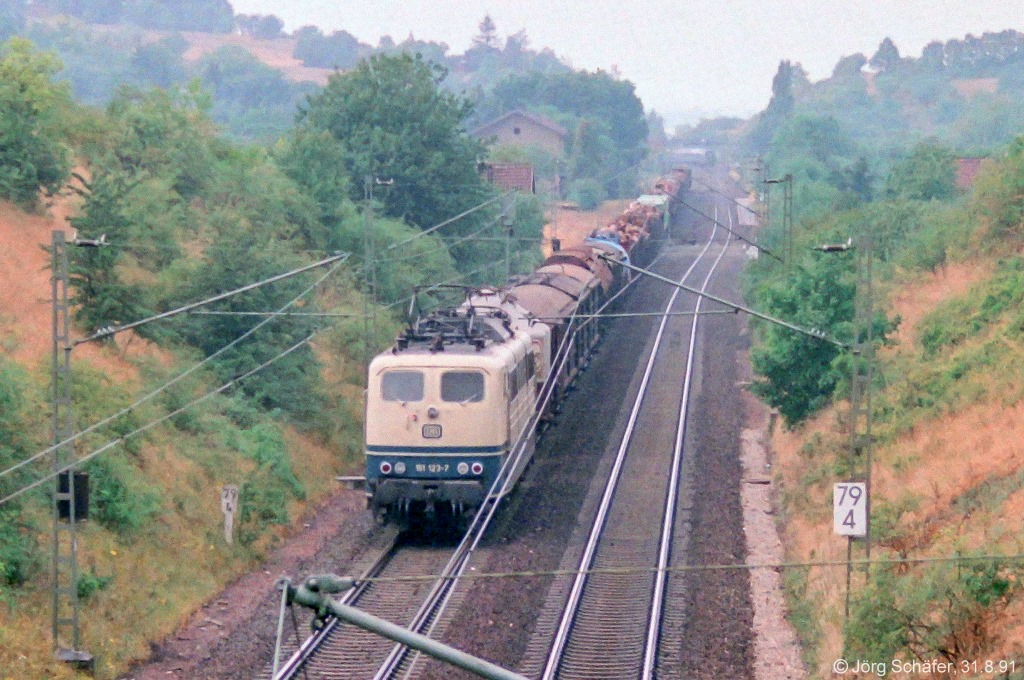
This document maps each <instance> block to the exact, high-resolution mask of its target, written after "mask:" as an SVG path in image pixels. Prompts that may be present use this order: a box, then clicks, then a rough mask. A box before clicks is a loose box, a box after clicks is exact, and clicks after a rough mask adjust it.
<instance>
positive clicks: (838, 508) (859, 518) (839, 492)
mask: <svg viewBox="0 0 1024 680" xmlns="http://www.w3.org/2000/svg"><path fill="white" fill-rule="evenodd" d="M832 527H833V529H834V531H835V533H836V534H838V535H840V536H866V535H867V533H868V492H867V487H866V486H865V485H864V484H863V483H861V482H842V483H840V484H836V485H835V487H834V488H833V492H832Z"/></svg>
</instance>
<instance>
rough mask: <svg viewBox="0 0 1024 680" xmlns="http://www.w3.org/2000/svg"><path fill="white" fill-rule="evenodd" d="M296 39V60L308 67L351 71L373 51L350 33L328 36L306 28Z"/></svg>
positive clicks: (339, 32) (341, 32)
mask: <svg viewBox="0 0 1024 680" xmlns="http://www.w3.org/2000/svg"><path fill="white" fill-rule="evenodd" d="M296 37H297V38H298V40H297V41H296V43H295V58H296V59H301V60H302V63H303V64H305V65H306V66H317V67H320V68H337V69H343V70H344V69H349V68H352V67H353V66H355V65H356V62H358V61H359V60H360V59H361V58H362V57H363V56H364V55H366V54H369V52H370V50H371V48H370V46H369V45H364V44H363V43H361V42H359V40H358V39H357V38H356V37H355V36H354V35H352V34H351V33H349V32H348V31H335V32H334V33H332V34H331V35H330V36H326V35H324V34H323V33H321V32H320V29H317V28H314V27H312V26H306V27H304V28H302V29H300V30H299V31H298V32H297V33H296Z"/></svg>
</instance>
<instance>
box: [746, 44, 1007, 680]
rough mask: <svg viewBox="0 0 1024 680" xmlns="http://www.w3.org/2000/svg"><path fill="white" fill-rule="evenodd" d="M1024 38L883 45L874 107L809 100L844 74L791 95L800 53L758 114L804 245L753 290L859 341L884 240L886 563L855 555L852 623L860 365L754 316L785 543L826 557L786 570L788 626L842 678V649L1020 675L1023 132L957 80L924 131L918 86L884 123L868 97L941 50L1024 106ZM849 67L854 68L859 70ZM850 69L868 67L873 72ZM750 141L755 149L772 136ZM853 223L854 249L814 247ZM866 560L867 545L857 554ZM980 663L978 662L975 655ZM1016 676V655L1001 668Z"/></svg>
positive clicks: (799, 558)
mask: <svg viewBox="0 0 1024 680" xmlns="http://www.w3.org/2000/svg"><path fill="white" fill-rule="evenodd" d="M1019 42H1020V36H1019V35H1018V34H1015V33H1013V32H1008V33H1006V34H994V35H987V36H985V37H984V38H983V39H971V38H969V39H967V40H965V41H962V42H961V41H951V43H948V44H947V45H945V46H940V47H941V49H938V48H936V47H934V46H933V47H930V48H929V49H928V50H926V54H925V55H924V56H923V57H922V58H921V59H920V60H905V59H902V58H898V56H896V55H894V52H893V46H891V45H887V44H883V46H882V48H880V50H879V54H878V55H876V57H875V58H874V59H872V66H873V67H874V68H875V69H876V71H877V72H878V74H877V76H876V79H877V83H876V86H877V87H878V88H879V90H878V93H877V94H867V95H866V98H865V99H864V100H863V103H864V106H865V107H867V109H865V110H861V111H860V112H859V113H857V114H852V113H850V112H849V111H842V110H841V108H842V107H836V108H835V109H829V108H828V107H827V106H825V107H824V108H819V109H817V110H812V109H813V107H814V106H815V105H816V103H817V105H821V104H822V102H823V101H824V100H823V99H821V97H823V96H824V94H825V93H827V92H833V93H834V92H835V91H836V90H835V88H836V87H837V85H838V83H839V81H840V80H842V78H838V77H837V75H834V76H833V77H832V78H831V79H829V80H828V81H825V82H823V83H818V84H814V85H810V84H804V85H800V86H799V87H794V88H793V89H792V90H788V89H787V87H786V86H785V82H786V78H787V77H788V76H787V72H790V75H792V73H791V72H792V69H793V67H792V65H784V67H783V68H782V69H780V74H782V76H781V77H777V78H776V83H775V85H776V87H775V95H776V96H775V98H774V99H773V104H772V106H770V107H769V110H768V111H766V112H765V113H763V114H762V115H761V117H760V119H759V121H758V122H757V124H756V125H755V126H754V127H752V128H751V130H752V131H753V132H754V133H757V134H760V133H763V132H764V131H765V129H766V126H768V128H770V132H771V134H770V137H769V139H770V141H769V142H768V144H767V146H765V147H761V149H762V151H764V152H765V156H764V157H763V158H762V161H763V163H762V164H759V166H758V167H759V168H761V169H763V168H764V167H765V166H767V167H769V168H771V170H770V173H771V174H770V175H769V176H770V177H784V176H785V175H787V174H789V175H792V177H793V182H794V185H795V187H794V196H795V201H794V203H795V206H794V207H795V210H794V213H795V229H794V235H793V236H792V244H790V243H789V242H788V238H789V237H788V236H787V234H786V233H785V231H784V230H783V229H782V225H781V220H779V219H778V218H779V213H780V210H779V208H778V206H779V203H778V202H777V201H778V193H779V192H778V191H777V190H776V191H775V192H774V195H773V196H772V200H773V215H774V216H773V220H772V224H769V225H768V226H767V227H766V228H765V229H764V230H763V231H762V232H761V234H759V239H760V240H762V241H763V242H764V243H765V244H766V245H767V246H769V248H772V249H773V250H774V251H775V252H778V253H787V252H790V251H792V252H793V257H792V258H791V260H790V261H789V262H787V263H786V264H780V263H778V262H776V261H773V260H772V259H771V258H767V257H764V256H762V257H761V258H759V259H758V260H757V261H756V262H755V263H753V264H752V266H751V267H750V270H749V272H748V281H747V286H748V288H747V294H748V297H749V299H750V300H751V301H752V303H753V304H754V305H755V306H757V307H759V308H761V309H764V310H766V311H769V312H771V313H773V314H775V315H777V316H779V317H781V318H785V319H787V320H790V321H795V322H797V323H800V324H802V325H804V326H807V327H813V328H819V329H823V330H825V331H827V332H829V333H830V334H831V335H832V336H833V337H837V338H839V339H840V340H843V341H845V342H850V341H852V340H853V335H852V334H853V312H854V304H853V300H854V296H855V295H856V294H857V290H856V285H855V283H856V277H855V267H856V258H857V249H858V248H862V247H863V246H864V243H865V242H864V241H863V240H862V239H863V237H866V236H870V238H871V241H872V244H873V246H874V248H873V250H874V274H875V280H874V290H875V296H874V302H875V317H874V320H873V322H874V323H873V329H874V337H875V340H876V352H877V354H876V360H875V365H874V380H873V382H872V400H871V409H872V417H873V421H874V427H873V437H872V443H873V445H874V463H873V466H872V469H871V477H872V484H873V487H872V489H873V495H872V506H871V521H872V525H871V526H872V542H873V549H872V553H871V556H872V559H873V560H876V562H875V563H874V564H873V565H872V566H871V567H870V571H869V573H867V574H866V573H865V567H863V566H858V567H857V568H856V569H855V570H854V574H853V580H852V591H851V608H850V617H849V620H848V621H847V620H846V619H845V617H844V605H845V567H844V565H843V561H844V560H845V558H846V542H845V539H841V538H839V537H837V536H834V535H833V533H832V507H831V506H832V500H833V499H832V490H833V484H834V483H836V482H842V481H851V480H853V481H856V480H863V479H864V478H865V476H866V460H865V456H864V452H863V451H864V450H863V448H862V447H861V448H859V449H858V451H857V452H851V448H850V433H849V414H848V409H849V406H848V404H847V403H846V399H847V396H848V394H849V389H850V375H851V368H852V364H853V362H854V361H860V359H858V358H856V357H853V356H852V355H851V354H850V353H849V352H844V351H842V350H840V349H838V348H835V347H833V346H829V345H826V344H823V343H819V342H816V341H813V340H811V339H806V340H805V339H802V338H799V337H797V336H793V335H791V334H789V333H787V332H784V331H780V330H777V329H773V328H770V327H768V326H765V325H763V324H757V325H756V327H755V336H756V343H755V346H754V348H753V351H752V359H753V363H754V368H755V371H757V373H758V374H759V381H758V383H757V384H756V385H755V386H754V389H755V391H757V392H758V394H760V395H761V396H762V398H764V399H765V400H766V401H767V402H768V403H769V404H771V405H773V406H775V407H776V408H777V409H778V411H779V413H780V415H781V417H782V425H783V426H784V427H783V428H780V430H779V431H778V432H776V433H775V439H774V447H775V452H776V455H777V459H776V465H775V466H774V469H775V471H776V480H777V482H778V483H779V499H780V502H781V506H782V515H781V521H782V523H783V529H784V532H785V543H786V548H787V554H788V556H789V557H790V558H791V560H792V561H793V562H797V563H809V564H812V565H813V564H820V563H822V562H824V563H828V564H824V565H820V566H794V567H790V568H787V569H786V572H785V578H786V583H787V589H788V595H789V602H790V605H791V609H792V612H791V620H792V621H793V623H794V624H795V625H796V626H797V629H798V631H799V632H800V634H801V637H802V640H803V643H804V650H805V657H806V659H807V661H808V664H809V667H810V669H811V671H812V675H813V676H814V677H832V675H831V674H832V668H833V662H834V661H835V660H836V659H838V658H840V657H846V658H847V659H850V660H851V661H855V660H863V661H865V662H871V663H874V664H876V666H874V667H875V668H885V669H888V672H891V671H892V668H893V666H892V661H893V659H902V660H937V661H948V662H952V663H954V664H963V663H965V662H966V663H967V664H968V665H967V666H962V665H958V668H959V669H960V670H961V675H968V676H970V677H973V676H975V674H980V676H981V677H990V676H991V673H989V674H986V673H985V668H984V661H985V660H994V661H995V662H996V663H997V664H998V662H999V661H1000V660H1003V661H1006V662H1008V663H1010V662H1016V675H1009V676H1008V675H1006V674H1004V675H1000V676H999V677H1017V676H1019V675H1020V672H1021V668H1022V666H1021V663H1022V661H1024V635H1022V632H1024V631H1022V629H1021V627H1020V626H1019V623H1018V621H1019V618H1020V613H1021V611H1022V609H1024V599H1022V598H1021V597H1020V588H1019V584H1020V578H1021V577H1022V576H1024V571H1022V564H1021V560H1020V559H1019V558H1017V557H1015V556H1016V555H1018V554H1020V553H1021V552H1024V551H1022V547H1024V533H1022V531H1021V528H1020V523H1019V521H1018V517H1019V512H1020V508H1021V503H1022V498H1024V450H1022V449H1021V447H1020V445H1019V439H1020V436H1019V435H1020V432H1019V430H1020V426H1019V424H1018V420H1019V418H1018V415H1019V412H1020V404H1021V398H1022V396H1024V392H1022V389H1021V386H1022V385H1024V372H1022V369H1021V365H1022V363H1021V359H1022V358H1024V357H1022V354H1021V352H1022V349H1021V343H1020V341H1019V335H1020V333H1021V328H1022V326H1021V316H1020V302H1021V300H1022V299H1024V277H1022V274H1021V272H1022V271H1024V260H1022V259H1021V256H1020V253H1021V248H1022V246H1024V191H1022V187H1024V137H1021V136H1020V135H1021V133H1022V132H1024V126H1022V124H1021V122H1020V121H1017V122H1016V123H1013V122H1011V123H1010V124H1009V125H1008V126H1007V127H999V126H998V125H992V124H988V123H985V122H984V121H981V120H979V119H978V118H977V117H976V113H977V111H978V109H977V108H976V107H977V106H982V104H981V103H979V100H977V99H970V98H964V97H963V95H961V94H959V93H957V94H956V95H955V96H956V97H958V98H959V99H958V100H957V101H958V102H959V104H960V105H961V106H960V107H959V109H958V110H957V111H956V112H955V114H954V115H953V116H952V118H951V119H949V120H947V121H946V123H945V124H943V125H935V126H934V127H932V128H930V131H931V132H932V133H933V134H932V136H930V137H928V136H927V135H923V134H922V135H920V136H918V138H917V139H916V140H915V134H914V132H912V129H913V127H914V124H913V123H911V122H909V121H913V120H916V119H915V118H914V117H915V116H917V115H919V114H921V113H922V111H923V109H921V108H920V107H918V105H917V104H914V103H913V102H911V101H910V100H907V101H904V102H903V103H902V104H901V106H900V107H898V108H897V109H893V110H891V111H890V113H891V115H892V116H893V117H894V122H892V123H891V124H890V125H882V126H881V127H880V128H876V127H875V126H877V125H879V117H878V115H871V114H870V112H869V111H868V109H870V111H873V112H874V113H875V114H880V112H881V111H882V110H883V109H884V106H883V104H884V101H885V99H886V98H887V97H890V96H896V97H903V96H904V95H903V94H896V95H893V94H892V93H906V92H908V91H910V89H912V88H915V87H917V86H918V85H919V84H920V83H921V82H922V81H921V78H923V77H924V76H923V75H922V73H924V71H922V69H924V68H925V66H927V65H928V62H927V60H928V59H932V60H934V62H932V63H931V65H930V66H928V68H929V69H931V70H930V71H928V73H931V74H932V76H930V77H940V76H938V75H936V74H944V75H942V76H941V78H945V79H946V82H951V81H952V79H956V78H957V77H965V76H989V75H991V76H993V77H996V76H998V78H997V82H996V83H995V85H994V86H995V87H997V94H998V96H999V97H1007V98H1010V101H1016V99H1013V98H1014V97H1016V96H1017V95H1016V94H1015V93H1014V92H1015V91H1014V90H1013V89H1012V86H1011V85H1012V84H1007V82H1008V81H1007V82H1004V80H1002V79H1001V78H1002V77H1003V76H1006V75H1007V74H1008V73H1009V70H1008V66H1007V65H1009V64H1012V63H1016V62H1015V59H1016V58H1017V57H1016V56H1015V55H1016V54H1017V52H1018V51H1019V50H1017V49H1007V50H1002V49H1001V47H1000V46H1003V47H1005V46H1006V45H1010V46H1011V47H1012V46H1013V45H1016V44H1018V43H1019ZM958 50H960V51H958ZM964 50H966V52H965V51H964ZM965 54H967V55H973V56H970V59H968V58H967V57H965V56H964V55H965ZM939 56H941V59H939ZM972 60H973V61H972ZM968 61H970V62H971V63H973V64H974V65H973V66H971V67H970V68H968V66H967V65H966V64H967V62H968ZM922 62H926V63H922ZM840 66H842V67H843V68H840V67H837V71H843V72H844V73H845V69H846V66H848V65H846V66H844V65H843V64H842V62H841V64H840ZM1001 69H1002V70H1001ZM853 73H855V74H856V81H857V82H861V83H863V82H865V81H864V77H863V76H864V74H863V73H862V72H861V71H860V66H859V65H858V66H857V67H856V69H853ZM999 74H1002V75H999ZM847 75H848V76H849V78H850V79H852V78H853V77H854V76H853V75H851V74H847ZM853 82H854V81H853V80H849V83H853ZM851 87H852V85H851ZM787 93H788V94H787ZM887 93H888V94H887ZM891 101H895V100H893V99H891V100H890V102H891ZM918 103H920V102H918ZM873 107H874V108H873ZM878 107H882V108H878ZM929 111H931V112H932V113H934V111H933V110H931V109H929ZM823 114H825V115H823ZM773 120H774V122H772V121H773ZM1006 120H1008V119H1007V118H1004V117H1001V118H1000V121H1003V122H1005V121H1006ZM769 123H770V125H769ZM979 139H988V140H991V142H990V143H988V144H986V145H984V146H978V145H976V140H979ZM747 141H748V143H753V144H755V147H756V144H757V143H758V138H757V135H756V134H755V135H752V136H749V137H748V138H747ZM761 141H763V139H762V140H761ZM973 154H983V155H987V156H989V159H988V160H986V161H985V162H984V163H983V165H982V170H981V172H980V174H979V175H978V177H977V178H976V180H975V181H974V183H973V186H971V187H970V188H957V186H956V183H955V180H956V177H957V161H956V159H957V157H960V156H964V155H973ZM756 179H757V181H758V182H759V181H760V180H761V177H760V176H757V178H756ZM851 238H852V239H853V241H852V245H853V248H851V249H850V250H847V251H843V252H833V253H823V252H819V251H817V250H815V249H814V247H815V246H817V245H820V244H843V243H848V242H849V241H848V239H851ZM863 554H864V553H863V550H862V549H861V548H860V547H858V546H855V549H854V557H855V558H861V557H863ZM1001 556H1002V557H1001ZM902 560H910V561H909V562H904V561H902ZM978 660H981V661H982V666H981V667H979V668H978V669H974V668H973V667H972V666H970V664H971V663H972V662H974V661H978ZM879 664H880V665H879ZM964 669H966V671H965V670H964ZM1001 670H1007V671H1008V670H1010V669H1009V668H1004V669H1000V668H999V667H998V665H997V667H996V668H994V672H995V673H999V672H1000V671H1001ZM925 676H927V673H925V674H923V675H922V676H921V677H925Z"/></svg>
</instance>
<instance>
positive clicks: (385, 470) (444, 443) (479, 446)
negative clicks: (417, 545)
mask: <svg viewBox="0 0 1024 680" xmlns="http://www.w3.org/2000/svg"><path fill="white" fill-rule="evenodd" d="M490 330H491V331H492V332H491V333H490V336H491V337H492V338H497V340H492V341H489V342H459V341H452V342H443V341H442V342H438V341H436V340H428V341H425V342H423V343H418V342H413V343H410V344H407V345H405V346H404V347H402V348H401V349H399V346H396V349H395V350H394V351H393V352H391V353H387V354H381V355H379V356H378V357H376V358H375V359H374V360H373V362H372V363H371V364H370V372H369V384H368V388H367V394H366V404H367V411H366V491H367V501H368V504H369V506H370V507H371V508H372V509H373V510H374V511H375V513H376V514H378V516H397V517H407V516H409V515H418V514H421V513H422V514H426V515H434V514H450V515H451V516H452V517H455V518H458V517H460V516H461V515H463V514H464V513H466V512H468V511H471V510H473V509H475V508H477V507H479V506H480V505H482V504H483V503H484V501H485V500H487V498H488V496H489V495H499V494H500V492H501V489H500V488H497V487H496V485H495V480H497V479H498V477H499V472H500V471H501V470H502V466H503V465H504V464H505V461H506V459H507V457H508V455H509V451H510V448H511V447H512V446H513V445H514V444H515V443H516V441H517V440H518V439H519V438H520V436H522V435H524V433H525V428H526V425H527V423H528V422H529V420H530V417H531V415H532V408H533V399H534V389H533V380H534V353H533V348H532V345H531V342H530V338H529V336H528V335H527V334H525V333H522V332H516V331H512V330H510V329H504V328H500V327H499V328H494V327H492V328H491V329H490ZM498 330H500V331H501V332H500V333H499V332H498ZM524 441H526V443H527V445H528V446H530V447H532V436H528V437H527V438H526V439H525V440H524ZM531 454H532V450H528V451H526V455H524V456H522V458H523V459H524V460H528V458H529V455H531Z"/></svg>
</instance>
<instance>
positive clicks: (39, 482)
mask: <svg viewBox="0 0 1024 680" xmlns="http://www.w3.org/2000/svg"><path fill="white" fill-rule="evenodd" d="M315 335H316V332H313V333H310V334H309V335H308V336H306V337H305V338H303V339H302V340H300V341H299V342H297V343H295V344H294V345H292V346H291V347H289V348H288V349H286V350H284V351H282V352H279V353H278V354H276V355H275V356H274V357H272V358H270V359H268V360H267V361H264V362H263V363H262V364H260V365H259V366H257V367H256V368H253V369H250V370H249V371H246V372H245V373H243V374H242V375H240V376H238V377H237V378H232V379H231V380H229V381H228V382H226V383H224V384H223V385H221V386H220V387H218V388H216V389H214V390H211V391H209V392H207V393H206V394H204V395H202V396H201V397H197V398H196V399H193V400H192V401H190V402H188V403H187V404H185V405H184V406H181V407H179V408H177V409H175V410H173V411H171V412H170V413H166V414H164V415H162V416H160V417H159V418H157V419H155V420H151V421H150V422H148V423H146V424H145V425H142V426H140V427H138V428H136V429H134V430H132V431H131V432H128V433H126V434H123V435H121V436H120V437H118V438H117V439H114V440H112V441H109V442H107V443H106V444H104V445H103V446H101V447H100V448H98V449H95V450H94V451H92V452H90V453H88V454H86V455H84V456H82V457H81V458H78V459H76V460H74V461H72V462H71V463H69V464H67V465H65V466H63V467H61V468H60V469H57V470H54V471H53V472H51V473H50V474H48V475H45V476H43V477H41V478H39V479H37V480H36V481H34V482H32V483H30V484H26V485H25V486H23V487H21V488H20V489H18V490H17V491H13V492H11V493H9V494H8V495H6V496H4V497H3V498H0V505H4V504H5V503H8V502H10V501H12V500H14V499H15V498H17V497H18V496H21V495H22V494H24V493H27V492H29V491H31V490H32V489H35V488H36V487H38V486H41V485H43V484H45V483H46V482H49V481H51V480H53V479H55V478H56V477H57V476H58V475H61V474H63V473H65V472H67V471H69V470H72V469H74V468H76V467H78V466H79V465H82V464H83V463H86V462H88V461H90V460H92V459H93V458H95V457H96V456H98V455H100V454H102V453H104V452H106V451H109V450H110V449H112V448H114V447H116V446H118V445H120V444H123V443H124V442H125V441H126V440H128V439H131V438H132V437H136V436H138V435H140V434H142V433H144V432H148V431H149V430H151V429H153V428H154V427H156V426H157V425H160V424H161V423H165V422H167V421H168V420H170V419H171V418H174V417H176V416H179V415H181V414H182V413H184V412H185V411H187V410H188V409H190V408H192V407H193V406H197V405H199V404H201V403H202V402H204V401H207V400H209V399H212V398H213V397H215V396H217V395H218V394H221V393H223V392H226V391H227V390H229V389H231V388H232V387H234V386H235V385H237V384H238V383H240V382H242V381H243V380H245V379H246V378H249V377H251V376H253V375H255V374H256V373H259V372H260V371H262V370H263V369H264V368H266V367H268V366H270V365H271V364H273V363H274V362H276V361H279V360H281V359H283V358H284V357H286V356H288V355H289V354H291V353H292V352H295V351H296V350H298V349H300V348H301V347H303V346H304V345H306V344H308V343H309V342H310V341H311V340H312V339H313V337H314V336H315Z"/></svg>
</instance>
